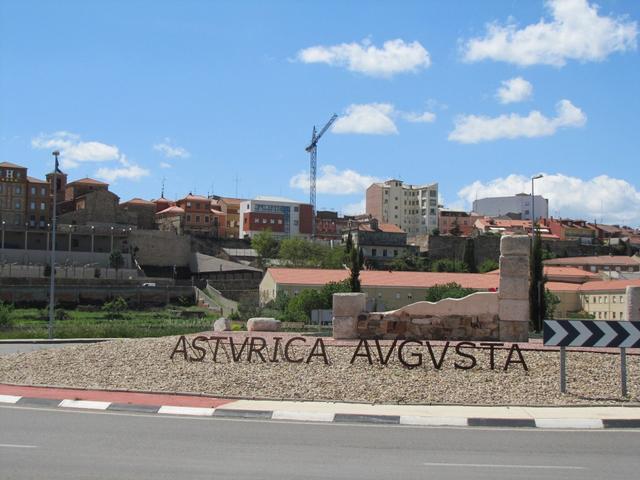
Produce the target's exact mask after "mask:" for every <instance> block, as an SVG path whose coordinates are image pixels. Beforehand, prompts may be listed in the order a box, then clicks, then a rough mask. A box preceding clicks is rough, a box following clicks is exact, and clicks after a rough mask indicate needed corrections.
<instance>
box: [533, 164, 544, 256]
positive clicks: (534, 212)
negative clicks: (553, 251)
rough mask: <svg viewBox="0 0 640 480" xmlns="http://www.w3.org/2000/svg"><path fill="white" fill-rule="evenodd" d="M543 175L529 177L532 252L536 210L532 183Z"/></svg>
mask: <svg viewBox="0 0 640 480" xmlns="http://www.w3.org/2000/svg"><path fill="white" fill-rule="evenodd" d="M542 177H543V175H542V174H539V175H536V176H535V177H531V245H532V247H531V249H532V250H533V234H534V233H535V221H536V209H535V202H536V198H535V195H534V193H533V181H534V180H538V179H539V178H542Z"/></svg>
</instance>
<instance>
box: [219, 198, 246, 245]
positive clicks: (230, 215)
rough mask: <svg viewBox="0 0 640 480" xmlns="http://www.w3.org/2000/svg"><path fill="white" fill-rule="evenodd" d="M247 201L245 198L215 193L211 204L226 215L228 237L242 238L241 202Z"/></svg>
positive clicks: (226, 233)
mask: <svg viewBox="0 0 640 480" xmlns="http://www.w3.org/2000/svg"><path fill="white" fill-rule="evenodd" d="M244 201H246V200H245V199H243V198H232V197H219V196H217V195H214V196H213V197H212V199H211V204H212V205H213V208H214V209H215V210H219V211H221V212H222V213H224V214H225V215H226V226H225V236H226V237H227V238H240V204H241V203H242V202H244Z"/></svg>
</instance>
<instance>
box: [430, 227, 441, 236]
mask: <svg viewBox="0 0 640 480" xmlns="http://www.w3.org/2000/svg"><path fill="white" fill-rule="evenodd" d="M431 235H433V236H434V237H438V236H440V229H439V228H434V229H433V230H432V231H431Z"/></svg>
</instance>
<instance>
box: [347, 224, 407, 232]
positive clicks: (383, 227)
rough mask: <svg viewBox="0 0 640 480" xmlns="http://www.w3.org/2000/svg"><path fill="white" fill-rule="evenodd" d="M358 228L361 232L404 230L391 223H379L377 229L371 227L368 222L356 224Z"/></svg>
mask: <svg viewBox="0 0 640 480" xmlns="http://www.w3.org/2000/svg"><path fill="white" fill-rule="evenodd" d="M358 230H362V231H363V232H387V233H405V232H404V230H402V229H401V228H400V227H398V226H397V225H393V224H392V223H379V224H378V229H377V230H375V229H373V228H371V225H369V224H361V225H359V226H358Z"/></svg>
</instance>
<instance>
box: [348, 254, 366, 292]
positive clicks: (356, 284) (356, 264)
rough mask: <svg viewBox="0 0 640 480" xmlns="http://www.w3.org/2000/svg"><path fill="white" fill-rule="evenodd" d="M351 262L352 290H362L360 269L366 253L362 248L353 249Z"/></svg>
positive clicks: (350, 281)
mask: <svg viewBox="0 0 640 480" xmlns="http://www.w3.org/2000/svg"><path fill="white" fill-rule="evenodd" d="M350 260H351V262H350V266H349V288H350V290H351V291H352V292H359V291H360V270H362V267H363V266H364V254H363V253H362V249H360V248H358V249H356V248H352V249H351V259H350Z"/></svg>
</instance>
